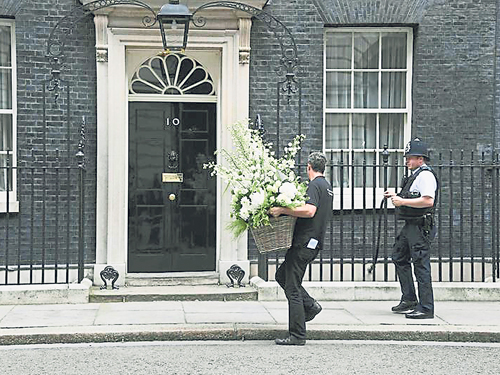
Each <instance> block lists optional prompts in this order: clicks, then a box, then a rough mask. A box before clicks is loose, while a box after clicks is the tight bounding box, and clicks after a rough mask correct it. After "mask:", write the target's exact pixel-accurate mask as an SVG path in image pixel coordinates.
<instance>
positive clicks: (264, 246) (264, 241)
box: [250, 215, 297, 253]
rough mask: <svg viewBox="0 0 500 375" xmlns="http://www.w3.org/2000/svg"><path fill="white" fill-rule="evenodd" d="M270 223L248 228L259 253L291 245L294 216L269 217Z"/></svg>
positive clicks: (286, 247)
mask: <svg viewBox="0 0 500 375" xmlns="http://www.w3.org/2000/svg"><path fill="white" fill-rule="evenodd" d="M269 220H270V221H271V225H263V226H261V227H258V228H250V231H251V232H252V236H253V238H254V240H255V244H256V245H257V249H258V250H259V252H260V253H269V252H271V251H278V250H286V249H288V248H290V247H291V246H292V238H293V230H294V228H295V222H296V221H297V218H296V217H293V216H286V215H282V216H278V217H270V218H269Z"/></svg>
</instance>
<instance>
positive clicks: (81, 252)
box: [76, 116, 85, 282]
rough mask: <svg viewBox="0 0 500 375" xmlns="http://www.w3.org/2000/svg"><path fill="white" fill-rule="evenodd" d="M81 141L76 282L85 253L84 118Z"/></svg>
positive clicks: (79, 280)
mask: <svg viewBox="0 0 500 375" xmlns="http://www.w3.org/2000/svg"><path fill="white" fill-rule="evenodd" d="M80 135H81V139H80V142H79V143H78V152H77V153H76V158H77V160H78V170H79V206H78V207H79V213H78V214H79V218H78V221H79V225H78V282H81V281H82V280H83V276H84V267H85V251H84V234H85V231H84V229H85V228H84V225H85V154H84V152H83V149H84V147H85V116H84V117H83V118H82V128H81V132H80Z"/></svg>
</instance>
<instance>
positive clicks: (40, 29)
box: [0, 0, 97, 263]
mask: <svg viewBox="0 0 500 375" xmlns="http://www.w3.org/2000/svg"><path fill="white" fill-rule="evenodd" d="M78 5H80V2H79V1H77V0H32V1H29V2H27V1H26V2H24V4H23V5H22V7H21V8H20V9H19V11H18V13H17V14H16V16H15V27H16V53H17V106H18V111H17V150H16V151H17V160H18V162H17V165H18V166H19V167H20V168H22V169H20V170H19V175H18V198H19V202H20V213H19V214H16V213H11V214H10V215H9V217H8V218H7V215H5V214H3V215H0V228H2V229H1V230H0V238H2V239H4V238H5V236H6V230H7V229H6V228H7V226H8V227H9V238H10V240H11V241H10V242H11V246H10V251H11V254H10V256H9V259H10V262H9V263H12V262H14V261H17V257H18V255H19V257H20V259H21V262H22V263H24V262H26V261H27V260H29V259H30V257H31V258H33V259H35V263H38V262H39V259H41V257H42V253H45V255H43V256H45V260H46V262H47V263H53V261H54V257H55V255H54V248H55V244H56V243H58V246H59V247H60V248H63V247H64V246H66V242H67V240H68V239H69V242H70V248H71V254H70V260H71V262H74V261H75V260H76V251H77V243H78V238H77V235H78V200H77V197H78V179H79V174H78V170H73V171H71V172H67V170H66V167H67V166H71V167H76V168H77V166H78V161H77V158H76V156H75V155H76V153H77V152H78V144H79V142H80V139H81V125H82V119H83V116H85V122H86V128H85V148H84V152H85V160H86V175H85V204H86V208H85V232H86V233H85V234H86V235H85V248H86V254H85V255H86V261H87V262H93V261H94V259H95V194H96V193H95V190H96V174H95V170H96V168H95V164H96V141H97V140H96V72H95V66H96V65H95V48H94V45H95V34H94V23H93V19H92V17H91V16H90V17H87V18H85V19H83V20H82V21H81V22H78V23H76V24H74V27H73V30H72V33H71V35H69V36H68V38H67V43H66V46H65V47H64V51H65V53H64V57H65V59H64V61H65V65H64V66H63V68H62V69H61V79H62V80H64V81H63V83H62V91H61V94H60V97H59V99H58V101H57V103H55V101H54V95H53V93H52V92H49V91H47V93H46V97H45V98H44V95H43V88H44V85H45V87H46V88H47V81H46V80H48V79H49V78H50V71H51V69H50V65H49V63H48V60H47V58H46V53H47V42H48V39H49V35H50V33H51V31H52V30H53V28H54V26H55V25H56V23H57V22H58V21H59V20H60V19H61V18H62V17H64V16H66V15H68V14H70V13H71V12H72V11H73V10H74V9H75V7H76V6H78ZM68 84H69V86H70V88H69V101H68V100H67V92H68V91H67V89H68ZM44 100H45V118H46V120H47V121H45V122H44ZM68 109H69V113H68ZM42 166H48V167H50V168H53V167H61V168H62V169H61V170H60V171H59V172H57V173H59V175H60V177H61V179H60V180H59V183H57V181H56V178H55V177H56V171H55V170H54V169H47V170H45V172H44V170H43V169H41V167H42ZM31 167H36V169H25V168H31ZM44 173H45V175H44ZM32 181H34V184H33V186H31V183H32ZM31 189H33V191H34V195H33V194H31ZM57 191H59V192H61V194H60V197H59V198H56V195H57V194H56V192H57ZM43 200H45V201H46V204H45V205H44V204H43ZM56 200H57V201H58V203H57V204H58V206H59V207H58V212H59V213H58V215H56V212H55V202H56ZM44 206H45V208H44ZM32 209H33V211H34V222H33V223H32V224H31V223H30V218H31V210H32ZM56 216H57V218H56ZM7 220H8V221H9V224H8V225H7V224H6V222H7ZM67 222H70V225H69V227H70V231H69V234H68V233H66V232H64V231H65V230H66V223H67ZM56 223H57V226H60V228H59V230H60V231H62V232H64V233H60V235H59V236H57V235H56V233H57V231H56ZM19 226H21V232H19ZM56 237H58V238H57V239H56ZM59 237H60V238H59ZM31 239H33V240H31ZM19 241H20V242H21V244H20V245H18V242H19ZM31 241H33V243H32V242H31ZM2 245H3V244H2ZM19 249H20V252H21V254H18V253H19ZM60 257H62V256H61V255H60ZM63 259H64V261H65V260H66V259H65V258H64V257H63Z"/></svg>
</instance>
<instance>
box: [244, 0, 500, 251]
mask: <svg viewBox="0 0 500 375" xmlns="http://www.w3.org/2000/svg"><path fill="white" fill-rule="evenodd" d="M265 10H266V11H267V12H269V13H270V14H272V15H274V16H275V17H277V18H278V19H279V20H281V21H282V22H283V23H284V24H285V25H286V26H287V27H288V28H289V29H290V31H291V33H292V35H293V37H294V38H295V41H296V43H297V48H298V50H299V54H298V56H299V59H300V72H299V74H298V78H299V81H300V82H301V85H302V87H303V96H302V111H303V113H302V129H303V133H304V134H306V136H307V140H306V143H305V147H304V153H303V155H307V152H308V151H309V150H310V149H320V148H321V147H322V125H323V115H322V111H323V31H324V26H326V27H329V26H332V27H333V26H343V25H345V26H349V27H353V26H365V27H366V26H384V27H387V26H391V25H394V26H402V25H407V26H411V27H414V30H415V32H414V61H413V64H414V65H413V87H412V99H413V103H412V105H413V113H412V135H413V136H420V137H422V138H424V139H425V140H426V141H428V143H429V144H430V145H431V148H432V151H433V155H435V156H437V154H439V153H440V152H442V153H443V159H444V160H447V159H449V158H450V150H453V152H454V154H453V156H452V158H453V159H455V160H457V159H460V157H461V156H460V151H461V150H464V151H465V155H466V159H469V155H470V153H471V152H475V153H476V156H475V158H476V159H475V160H477V159H478V158H479V157H480V155H481V153H482V152H485V153H486V155H487V158H488V157H491V156H490V155H491V151H492V149H493V148H496V150H497V151H498V149H499V148H500V141H499V139H498V136H497V135H496V134H497V133H498V132H499V129H500V115H499V114H498V111H497V110H496V107H498V104H500V99H499V95H498V94H499V93H498V91H499V88H500V86H499V85H498V84H497V82H498V81H499V80H498V79H495V78H498V77H495V73H496V72H498V69H497V70H495V68H496V66H495V65H498V64H499V63H500V60H498V59H496V60H495V53H496V48H497V44H500V40H497V39H496V38H497V35H496V27H497V25H496V19H497V13H498V15H500V10H499V9H498V6H497V1H496V0H483V1H477V0H415V1H407V0H376V1H375V0H314V1H306V0H295V1H286V0H273V1H270V2H269V3H268V6H267V7H266V8H265ZM273 43H274V44H273ZM251 48H252V50H251V68H250V69H251V88H250V102H251V106H252V107H251V114H255V113H261V115H262V114H263V115H264V116H263V119H264V122H265V123H264V125H265V126H266V128H267V130H268V134H269V137H270V139H271V140H274V139H275V133H276V122H277V121H276V101H275V98H276V96H277V95H276V89H275V82H276V80H277V78H276V74H275V73H274V71H273V68H275V67H278V66H279V60H278V58H279V56H280V53H279V49H278V48H277V46H276V42H274V40H273V35H272V34H270V33H269V32H268V31H267V30H266V27H265V25H263V24H262V23H258V22H256V23H254V25H253V26H252V44H251ZM270 51H272V53H270ZM498 68H500V66H499V67H498ZM495 100H496V101H495ZM292 104H293V105H292V106H289V107H285V106H282V107H280V111H281V112H284V111H287V114H286V115H284V114H283V115H282V116H281V121H280V134H282V136H281V137H280V143H281V144H283V143H285V142H287V141H288V139H285V137H288V136H290V135H291V134H294V132H295V129H296V127H295V123H296V119H297V109H298V106H297V105H296V103H295V102H292ZM303 160H304V156H303ZM443 209H444V210H447V208H446V207H444V208H443ZM457 225H458V224H457ZM250 242H251V241H250Z"/></svg>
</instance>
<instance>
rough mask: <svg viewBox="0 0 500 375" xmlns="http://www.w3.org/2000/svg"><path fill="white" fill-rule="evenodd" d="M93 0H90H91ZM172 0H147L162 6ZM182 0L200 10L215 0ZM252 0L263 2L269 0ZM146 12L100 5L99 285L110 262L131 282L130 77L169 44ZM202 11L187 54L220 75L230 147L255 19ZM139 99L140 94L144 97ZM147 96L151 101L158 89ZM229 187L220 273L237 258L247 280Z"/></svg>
mask: <svg viewBox="0 0 500 375" xmlns="http://www.w3.org/2000/svg"><path fill="white" fill-rule="evenodd" d="M89 2H90V0H85V1H83V3H84V4H86V3H89ZM167 2H168V1H167V0H162V1H157V0H152V1H145V3H147V4H149V5H150V6H151V7H152V8H153V9H154V10H155V11H156V12H157V11H158V10H159V8H160V6H161V5H163V4H164V3H167ZM182 2H183V3H184V4H186V5H188V7H189V8H190V10H191V11H193V10H194V9H196V8H197V7H199V6H200V5H202V4H204V3H207V2H208V1H182ZM245 3H246V4H248V5H251V6H254V7H256V8H259V9H261V8H262V6H263V5H264V3H265V1H262V0H258V1H257V0H252V1H246V2H245ZM146 15H151V14H150V13H148V11H147V10H146V9H143V8H140V7H136V6H128V5H122V6H115V7H108V8H104V9H101V10H99V11H96V17H95V29H96V49H97V51H96V52H97V103H98V104H97V145H98V149H97V218H96V222H97V231H96V235H97V240H96V246H97V248H96V265H95V268H94V284H96V285H102V280H101V278H100V275H99V273H100V271H101V270H102V269H104V267H105V266H107V265H111V266H113V267H114V268H115V269H116V270H117V271H118V272H119V274H120V278H119V279H118V281H117V285H124V283H125V282H126V278H127V250H128V249H127V246H128V245H127V244H128V237H127V236H128V233H127V227H128V222H127V221H128V113H127V111H128V101H129V100H130V98H129V94H128V84H129V80H130V78H131V76H132V74H133V72H134V71H135V70H134V69H136V68H137V67H138V66H139V65H140V64H141V63H142V62H143V61H144V60H145V59H147V58H148V57H151V56H154V55H155V54H157V53H158V52H160V51H161V50H162V44H161V37H160V32H159V29H158V26H157V25H155V26H154V27H152V28H146V27H145V26H144V25H143V24H142V18H143V17H144V16H146ZM199 15H203V16H205V17H206V18H207V24H206V25H205V26H204V27H203V28H196V27H191V28H190V33H189V38H188V46H187V49H186V51H185V54H186V55H187V56H190V57H192V58H194V59H196V60H197V61H199V62H200V63H201V64H203V66H204V67H205V69H207V70H208V71H209V72H210V75H211V77H212V78H213V81H214V84H215V85H216V92H217V96H216V101H217V148H218V149H220V148H222V147H223V148H231V146H232V143H231V137H230V135H229V134H228V132H227V131H226V127H225V126H226V125H227V124H230V123H233V122H235V121H238V120H243V119H245V118H247V117H248V107H249V65H248V59H249V53H250V48H249V46H250V28H251V19H250V15H249V14H247V13H245V12H240V11H234V10H232V9H223V8H221V9H219V8H217V9H215V8H212V9H208V10H206V11H203V13H201V12H200V14H199ZM135 99H136V100H141V98H140V97H136V98H135ZM166 99H168V100H172V99H171V97H170V98H165V97H163V98H160V97H157V98H155V99H153V100H158V101H163V100H164V101H167V100H166ZM198 99H200V98H198ZM144 100H148V101H149V100H151V97H150V96H149V97H147V98H144ZM173 100H175V99H173ZM194 100H195V101H196V98H195V99H194ZM183 101H185V98H184V99H183ZM223 191H224V186H223V183H222V181H220V180H218V181H217V242H216V243H217V249H216V254H217V255H216V256H217V259H216V267H217V269H216V270H215V272H217V273H219V275H220V282H221V283H227V282H229V278H228V277H227V275H226V271H227V269H228V268H229V267H231V266H232V265H233V264H238V265H239V266H240V267H242V268H243V270H244V271H245V278H244V280H243V282H248V277H249V271H250V266H249V261H248V249H247V238H246V236H243V237H241V238H240V239H239V240H237V241H236V240H234V239H233V237H232V235H231V234H230V233H229V232H228V231H227V230H226V229H225V228H226V226H227V224H228V220H229V212H230V194H229V193H228V192H226V193H224V192H223Z"/></svg>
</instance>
